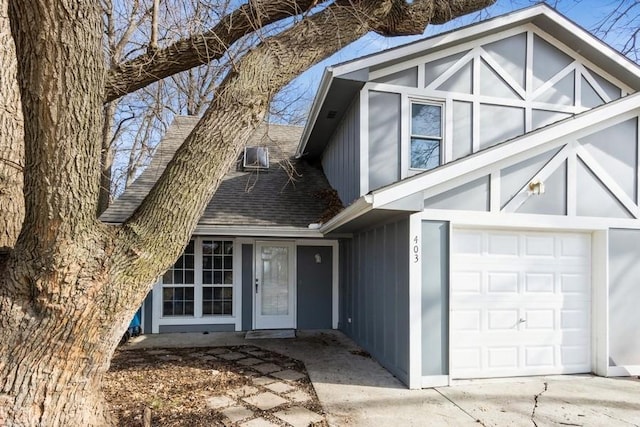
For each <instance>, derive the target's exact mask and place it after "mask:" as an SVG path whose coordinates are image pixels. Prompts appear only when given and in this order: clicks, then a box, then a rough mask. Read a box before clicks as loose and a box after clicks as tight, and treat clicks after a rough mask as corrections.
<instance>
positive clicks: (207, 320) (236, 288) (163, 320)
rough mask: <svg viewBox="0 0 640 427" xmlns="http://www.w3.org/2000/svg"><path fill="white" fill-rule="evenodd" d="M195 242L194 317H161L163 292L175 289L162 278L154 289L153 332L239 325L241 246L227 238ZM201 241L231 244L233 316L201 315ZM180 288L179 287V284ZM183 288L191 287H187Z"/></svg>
mask: <svg viewBox="0 0 640 427" xmlns="http://www.w3.org/2000/svg"><path fill="white" fill-rule="evenodd" d="M191 239H192V240H193V241H194V270H195V280H194V281H195V283H194V284H193V285H191V286H194V315H193V316H164V315H163V310H162V309H163V299H162V291H163V289H164V287H165V286H166V287H174V286H176V285H175V284H166V285H165V284H164V283H163V282H162V276H160V277H159V278H158V281H157V283H156V285H155V287H154V290H153V319H154V321H153V331H152V332H153V333H157V332H158V327H159V326H160V325H199V324H202V325H206V324H211V325H215V324H236V328H237V327H238V324H239V316H240V313H241V312H242V310H241V298H242V296H241V276H242V273H241V269H242V264H241V259H240V257H241V253H240V251H241V250H240V248H241V244H239V243H238V242H237V239H234V238H229V237H226V236H192V237H191ZM204 240H218V241H228V242H231V243H232V245H233V261H232V265H233V270H232V271H233V283H232V285H231V286H232V289H233V299H232V304H231V305H232V309H231V310H232V314H231V315H228V314H207V315H203V314H202V288H203V283H202V242H203V241H204ZM178 286H180V285H178ZM186 286H190V285H189V284H187V285H186Z"/></svg>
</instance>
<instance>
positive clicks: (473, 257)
mask: <svg viewBox="0 0 640 427" xmlns="http://www.w3.org/2000/svg"><path fill="white" fill-rule="evenodd" d="M451 256H452V274H451V297H450V298H451V323H450V328H451V336H450V337H451V367H450V373H451V376H452V377H453V378H482V377H503V376H520V375H545V374H570V373H583V372H590V371H591V354H590V348H591V341H590V336H591V333H590V330H591V329H590V323H591V320H590V319H591V316H590V307H591V273H590V271H591V239H590V236H589V234H579V233H553V232H533V231H493V230H460V229H457V230H454V232H453V237H452V245H451Z"/></svg>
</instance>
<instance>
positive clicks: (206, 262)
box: [202, 255, 212, 270]
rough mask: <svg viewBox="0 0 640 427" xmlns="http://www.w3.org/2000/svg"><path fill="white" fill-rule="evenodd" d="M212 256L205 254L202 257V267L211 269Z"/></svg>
mask: <svg viewBox="0 0 640 427" xmlns="http://www.w3.org/2000/svg"><path fill="white" fill-rule="evenodd" d="M211 264H212V263H211V257H210V256H207V255H205V256H203V257H202V268H205V269H207V270H210V269H211Z"/></svg>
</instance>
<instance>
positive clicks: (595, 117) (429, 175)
mask: <svg viewBox="0 0 640 427" xmlns="http://www.w3.org/2000/svg"><path fill="white" fill-rule="evenodd" d="M638 107H640V93H639V94H637V95H629V96H627V97H625V98H621V99H620V100H618V101H614V102H612V103H611V104H608V105H604V106H602V107H599V108H595V109H593V110H589V111H586V112H584V113H582V114H580V115H578V116H574V117H571V118H568V119H565V120H563V121H561V122H558V123H557V124H553V125H550V126H546V127H544V128H541V129H537V130H535V131H533V132H531V133H529V134H525V135H522V136H520V137H518V138H516V139H515V140H513V141H510V142H505V143H502V144H499V145H497V146H495V147H492V148H489V149H486V150H484V151H480V152H478V153H477V154H472V155H471V156H469V157H468V158H466V159H461V160H459V161H456V162H453V163H450V164H448V165H443V166H441V167H440V168H437V169H434V170H432V171H428V172H424V173H422V174H420V175H416V176H414V177H411V178H408V179H405V180H403V181H400V182H397V183H395V184H391V185H389V186H387V187H383V188H381V189H379V190H375V191H373V193H372V196H373V208H379V207H382V206H384V205H386V204H389V203H392V202H394V201H396V200H398V199H401V198H403V197H407V196H409V195H411V194H413V193H415V192H417V191H422V190H424V189H427V188H430V187H432V186H434V185H438V184H441V183H443V182H446V181H448V180H450V179H454V178H456V177H460V176H462V175H465V174H467V173H470V172H473V171H477V170H479V169H481V168H484V167H486V166H488V165H490V164H492V163H494V162H497V161H500V160H504V159H507V158H509V157H511V156H515V155H517V154H519V153H522V152H525V151H528V150H531V149H533V148H535V147H539V146H542V145H549V144H552V143H553V142H554V141H557V140H559V139H560V138H563V137H566V136H567V135H570V134H571V133H573V132H577V131H580V130H581V129H583V128H588V127H591V126H594V125H596V124H598V123H601V122H604V121H606V120H609V119H612V118H615V117H617V116H620V115H622V114H624V113H627V112H629V111H631V110H633V109H636V108H638Z"/></svg>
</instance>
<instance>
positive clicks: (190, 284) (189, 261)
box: [162, 240, 195, 316]
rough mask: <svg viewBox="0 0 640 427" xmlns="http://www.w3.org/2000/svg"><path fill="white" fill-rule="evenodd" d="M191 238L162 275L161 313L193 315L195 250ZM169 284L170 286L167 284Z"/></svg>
mask: <svg viewBox="0 0 640 427" xmlns="http://www.w3.org/2000/svg"><path fill="white" fill-rule="evenodd" d="M194 247H195V244H194V241H193V240H191V241H190V242H189V244H188V245H187V247H186V248H185V250H184V252H183V254H182V255H180V258H178V260H177V261H176V262H175V264H174V265H173V267H171V268H170V269H169V270H167V272H166V273H164V275H163V276H162V283H163V287H162V315H163V316H193V315H194V308H195V298H194V296H195V295H194V294H195V292H194V289H195V267H194V260H195V252H194ZM167 285H170V286H167Z"/></svg>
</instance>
